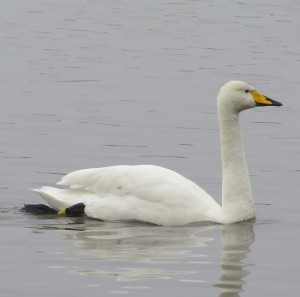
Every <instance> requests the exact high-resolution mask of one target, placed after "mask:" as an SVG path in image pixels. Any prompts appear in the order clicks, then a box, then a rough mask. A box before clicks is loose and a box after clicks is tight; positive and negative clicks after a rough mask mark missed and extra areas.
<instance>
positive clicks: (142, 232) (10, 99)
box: [0, 0, 300, 297]
mask: <svg viewBox="0 0 300 297" xmlns="http://www.w3.org/2000/svg"><path fill="white" fill-rule="evenodd" d="M299 15H300V2H299V1H293V0H291V1H280V0H254V1H234V0H229V1H220V0H217V1H208V0H203V1H194V0H172V1H170V0H157V1H142V0H129V1H122V0H109V1H108V0H104V1H96V0H72V1H71V0H65V1H58V0H52V1H49V0H41V1H35V0H28V1H21V0H11V1H1V2H0V20H1V21H0V22H1V36H0V61H1V71H0V90H1V96H0V102H1V108H0V176H1V180H0V232H1V233H0V234H1V236H0V263H1V265H0V294H1V296H22V297H26V296H39V295H40V296H46V297H47V296H118V295H125V296H126V295H127V296H153V295H155V296H166V295H168V296H183V295H184V294H186V296H191V297H192V296H234V297H235V296H272V297H273V296H285V295H287V296H289V297H294V296H295V297H296V296H298V294H299V290H300V283H299V280H300V258H299V250H300V236H299V235H300V233H299V229H300V216H299V214H300V206H299V205H300V203H299V198H300V186H299V181H300V180H299V173H300V158H299V152H300V131H299V122H300V121H299V116H300V100H299V94H300V56H299V53H300V34H299V30H300V19H299ZM231 79H235V80H244V81H247V82H250V83H252V84H253V85H254V86H255V87H256V88H257V89H258V90H259V91H261V92H262V93H264V94H265V95H267V96H269V97H270V98H273V99H275V100H278V101H281V102H283V104H284V106H283V107H282V108H271V107H270V108H260V109H259V108H257V109H254V110H250V111H246V112H244V113H242V114H241V122H242V123H241V124H242V129H243V134H244V142H245V148H246V153H247V161H248V166H249V170H250V174H251V182H252V187H253V192H254V197H255V201H256V206H257V218H256V220H254V221H249V222H244V223H240V224H233V225H227V226H221V225H203V224H193V225H189V226H183V227H159V226H153V225H148V224H141V223H128V222H110V223H108V222H101V221H97V220H91V219H88V218H65V217H53V216H52V217H51V216H32V215H28V214H24V213H22V212H20V211H19V209H20V208H21V207H22V206H23V204H25V203H41V200H40V198H39V197H38V196H37V195H36V194H35V193H34V192H33V191H31V190H30V189H32V188H37V187H40V186H42V185H53V184H55V183H56V182H58V181H59V179H60V178H61V176H62V175H63V174H65V173H68V172H70V171H73V170H76V169H81V168H90V167H101V166H108V165H115V164H156V165H160V166H164V167H168V168H170V169H173V170H175V171H177V172H179V173H181V174H182V175H184V176H186V177H188V178H190V179H192V180H193V181H195V182H196V183H198V184H199V185H200V186H202V187H203V188H204V189H205V190H206V191H207V192H209V193H210V194H211V195H212V196H213V197H215V198H216V200H217V201H218V202H221V168H220V147H219V130H218V120H217V115H216V96H217V93H218V89H219V87H220V86H221V85H222V84H223V83H225V82H227V81H228V80H231Z"/></svg>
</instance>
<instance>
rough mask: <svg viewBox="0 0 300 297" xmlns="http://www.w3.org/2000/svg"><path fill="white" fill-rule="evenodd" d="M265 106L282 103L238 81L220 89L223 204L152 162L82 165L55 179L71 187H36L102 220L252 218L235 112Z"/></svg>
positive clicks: (60, 204) (55, 203)
mask: <svg viewBox="0 0 300 297" xmlns="http://www.w3.org/2000/svg"><path fill="white" fill-rule="evenodd" d="M263 105H265V106H281V105H282V104H281V103H280V102H277V101H275V100H271V99H270V98H268V97H266V96H264V95H262V94H260V93H259V92H258V91H256V90H255V89H254V88H253V87H252V86H251V85H249V84H247V83H245V82H241V81H230V82H228V83H226V84H225V85H223V86H222V88H221V90H220V92H219V95H218V116H219V124H220V134H221V152H222V178H223V183H222V206H220V205H219V204H218V203H217V202H216V201H215V200H214V199H213V198H212V197H211V196H210V195H209V194H207V193H206V192H205V191H204V190H203V189H202V188H200V187H199V186H198V185H196V184H195V183H194V182H192V181H190V180H188V179H186V178H185V177H183V176H182V175H180V174H178V173H176V172H174V171H172V170H169V169H166V168H162V167H158V166H152V165H136V166H125V165H120V166H111V167H103V168H92V169H83V170H79V171H74V172H71V173H69V174H67V175H66V176H64V177H63V178H62V180H61V181H60V182H59V183H58V184H59V185H66V186H70V189H59V188H53V187H42V188H41V189H37V190H35V191H36V192H38V193H39V194H40V195H41V196H42V197H43V198H44V200H46V201H47V202H48V203H49V204H50V205H51V206H52V207H53V208H54V209H56V210H62V209H66V208H69V207H71V206H73V205H75V204H77V203H81V205H83V209H82V211H84V213H85V214H86V215H87V216H89V217H92V218H97V219H101V220H105V221H115V220H137V221H144V222H150V223H153V224H157V225H169V226H170V225H184V224H188V223H192V222H200V221H212V222H216V223H221V224H228V223H234V222H238V221H243V220H247V219H250V218H253V217H255V205H254V201H253V197H252V191H251V186H250V180H249V176H248V169H247V164H246V160H245V156H244V148H243V143H242V136H241V132H240V125H239V113H240V112H241V111H243V110H245V109H249V108H252V107H255V106H263ZM82 203H83V204H82ZM63 212H64V211H59V213H63Z"/></svg>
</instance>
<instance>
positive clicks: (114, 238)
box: [45, 219, 254, 297]
mask: <svg viewBox="0 0 300 297" xmlns="http://www.w3.org/2000/svg"><path fill="white" fill-rule="evenodd" d="M48 227H49V226H48ZM54 228H55V227H54ZM45 229H49V228H47V226H45ZM52 229H53V225H52ZM59 229H60V230H62V231H64V232H63V235H62V237H63V239H64V240H67V241H72V245H71V247H70V248H68V249H67V251H65V252H66V253H67V254H68V257H72V259H73V262H74V263H75V264H76V265H74V266H73V268H72V272H73V273H78V274H80V275H100V276H102V277H113V278H115V279H117V280H122V281H124V280H130V281H132V280H145V279H154V278H159V279H170V278H172V280H174V279H177V280H178V281H190V282H194V283H195V282H199V283H203V282H204V283H208V284H209V283H215V281H214V280H213V279H212V277H211V275H210V276H207V278H205V277H206V273H205V271H206V269H207V265H215V266H216V264H215V263H217V261H219V260H218V258H217V255H216V256H215V257H213V256H211V251H209V249H210V246H214V247H216V244H212V243H210V241H212V240H214V238H216V237H218V233H217V232H218V230H221V243H222V256H221V263H220V264H221V276H220V280H219V281H218V282H217V284H216V285H215V286H216V287H219V288H222V292H221V294H220V296H222V297H224V296H230V297H233V296H234V297H236V296H239V293H240V292H242V290H243V286H244V284H245V282H244V280H243V279H244V277H245V276H246V275H248V273H249V272H248V271H247V265H246V264H245V263H244V262H243V261H244V259H245V258H246V257H247V254H248V253H249V251H250V246H251V244H252V243H253V242H254V232H253V222H244V223H239V224H232V225H224V226H221V225H190V226H183V227H158V226H153V225H147V224H137V223H129V222H128V223H124V222H122V223H121V222H120V223H116V222H114V223H109V222H99V221H94V220H89V219H87V220H83V221H82V222H81V224H77V223H75V224H66V225H65V229H64V228H62V225H61V224H60V227H59ZM216 248H217V249H218V247H216ZM207 254H210V256H209V257H208V256H207ZM215 254H216V253H215ZM99 260H100V261H99ZM217 266H218V265H217ZM215 270H217V267H216V268H215ZM183 275H184V277H183ZM200 275H204V279H199V278H200ZM214 276H215V275H214ZM214 276H213V277H214ZM182 277H183V278H184V280H183V279H182ZM209 277H210V279H208V278H209ZM199 289H201V288H199Z"/></svg>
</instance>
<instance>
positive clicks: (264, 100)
mask: <svg viewBox="0 0 300 297" xmlns="http://www.w3.org/2000/svg"><path fill="white" fill-rule="evenodd" d="M251 95H252V97H253V99H254V101H255V103H256V106H282V103H281V102H278V101H275V100H273V99H270V98H268V97H267V96H264V95H263V94H261V93H259V92H257V91H256V90H253V91H251Z"/></svg>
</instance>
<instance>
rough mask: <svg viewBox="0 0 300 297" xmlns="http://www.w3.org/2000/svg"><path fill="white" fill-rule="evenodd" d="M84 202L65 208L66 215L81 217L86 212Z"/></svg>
mask: <svg viewBox="0 0 300 297" xmlns="http://www.w3.org/2000/svg"><path fill="white" fill-rule="evenodd" d="M84 208H85V205H84V203H77V204H75V205H72V206H70V207H68V208H66V209H65V213H66V216H68V217H81V216H83V215H85V213H84Z"/></svg>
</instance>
